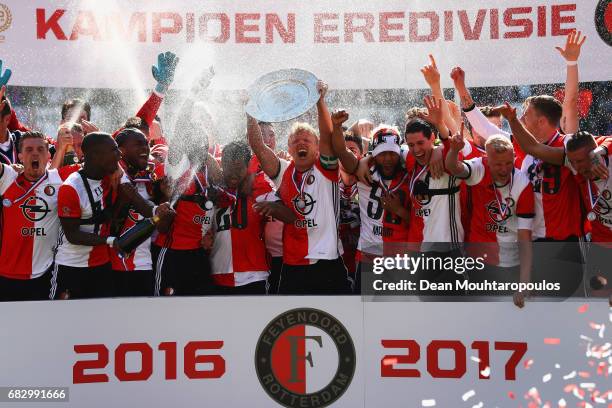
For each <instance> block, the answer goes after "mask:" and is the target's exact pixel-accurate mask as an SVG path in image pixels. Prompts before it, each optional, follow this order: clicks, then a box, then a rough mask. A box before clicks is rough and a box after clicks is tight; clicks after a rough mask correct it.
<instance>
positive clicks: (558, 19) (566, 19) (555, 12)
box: [550, 4, 576, 35]
mask: <svg viewBox="0 0 612 408" xmlns="http://www.w3.org/2000/svg"><path fill="white" fill-rule="evenodd" d="M565 11H576V5H575V4H562V5H560V6H552V9H551V22H550V27H551V34H552V35H568V34H569V33H570V32H571V31H572V29H573V28H569V27H568V28H562V27H561V24H570V23H575V22H576V16H574V15H570V16H562V15H561V13H562V12H565Z"/></svg>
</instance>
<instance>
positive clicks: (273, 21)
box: [266, 13, 295, 44]
mask: <svg viewBox="0 0 612 408" xmlns="http://www.w3.org/2000/svg"><path fill="white" fill-rule="evenodd" d="M274 29H276V32H277V33H278V35H280V38H281V40H283V42H284V43H292V44H293V43H295V14H294V13H289V14H287V26H286V27H285V26H284V25H283V22H282V21H281V19H280V17H279V16H278V14H266V42H267V43H268V44H271V43H273V42H274Z"/></svg>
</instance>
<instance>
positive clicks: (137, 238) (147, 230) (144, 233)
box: [117, 215, 159, 255]
mask: <svg viewBox="0 0 612 408" xmlns="http://www.w3.org/2000/svg"><path fill="white" fill-rule="evenodd" d="M158 222H159V217H158V216H157V215H155V216H153V217H152V218H145V219H144V220H141V221H138V222H137V223H136V224H135V225H134V226H133V227H132V228H130V229H128V230H127V231H125V232H124V233H123V234H121V236H120V237H119V238H117V245H118V246H119V249H120V250H121V252H123V253H124V254H126V255H127V254H130V253H131V252H132V251H133V250H135V249H136V248H138V246H139V245H140V244H142V243H143V242H145V241H146V240H147V239H148V238H149V237H150V236H151V235H153V231H155V227H156V226H157V223H158Z"/></svg>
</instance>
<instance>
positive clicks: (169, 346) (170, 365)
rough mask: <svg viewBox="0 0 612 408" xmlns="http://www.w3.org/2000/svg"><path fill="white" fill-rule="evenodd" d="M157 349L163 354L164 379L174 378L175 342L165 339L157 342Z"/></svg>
mask: <svg viewBox="0 0 612 408" xmlns="http://www.w3.org/2000/svg"><path fill="white" fill-rule="evenodd" d="M157 349H158V350H160V351H163V352H164V354H165V359H164V363H165V365H166V372H165V378H166V380H176V342H174V341H165V342H163V343H159V346H157Z"/></svg>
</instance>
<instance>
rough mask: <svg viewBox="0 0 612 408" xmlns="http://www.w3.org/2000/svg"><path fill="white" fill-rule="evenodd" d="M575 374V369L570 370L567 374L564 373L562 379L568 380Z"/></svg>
mask: <svg viewBox="0 0 612 408" xmlns="http://www.w3.org/2000/svg"><path fill="white" fill-rule="evenodd" d="M575 376H576V371H572V372H571V373H569V374H568V375H564V376H563V379H564V380H569V379H571V378H574V377H575Z"/></svg>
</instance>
